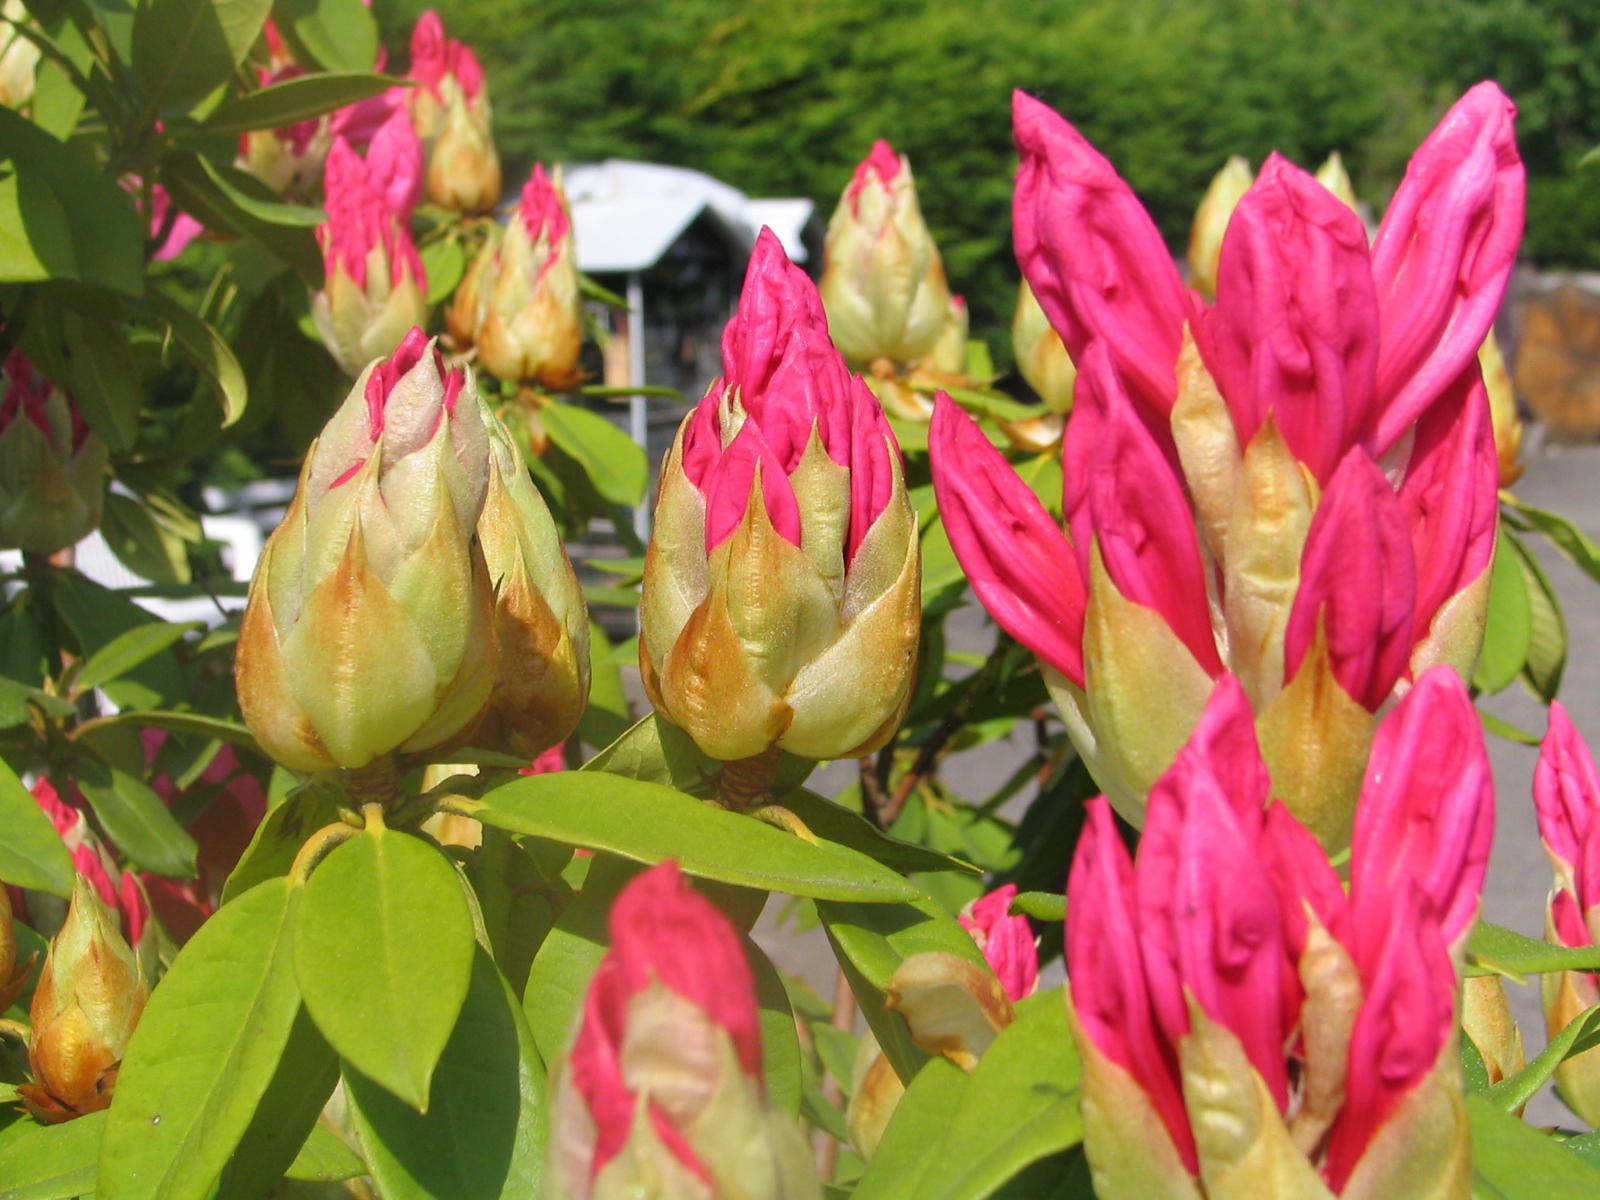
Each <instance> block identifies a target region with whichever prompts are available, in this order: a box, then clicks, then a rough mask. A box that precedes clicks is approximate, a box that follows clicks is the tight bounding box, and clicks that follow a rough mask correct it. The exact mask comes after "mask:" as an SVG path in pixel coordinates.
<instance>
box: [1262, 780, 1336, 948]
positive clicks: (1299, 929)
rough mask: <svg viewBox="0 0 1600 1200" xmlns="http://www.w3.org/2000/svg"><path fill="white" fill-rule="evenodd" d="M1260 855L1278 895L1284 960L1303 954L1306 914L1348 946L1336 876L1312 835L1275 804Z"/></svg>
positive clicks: (1266, 824) (1325, 852)
mask: <svg viewBox="0 0 1600 1200" xmlns="http://www.w3.org/2000/svg"><path fill="white" fill-rule="evenodd" d="M1261 853H1262V857H1263V859H1264V860H1265V861H1266V864H1267V873H1268V874H1269V875H1270V876H1271V878H1272V885H1273V887H1274V888H1275V889H1276V890H1277V893H1278V903H1279V906H1280V907H1281V909H1282V912H1283V920H1284V933H1285V935H1286V937H1287V939H1288V946H1289V953H1290V956H1291V957H1293V958H1295V959H1298V958H1299V957H1300V955H1301V953H1302V952H1303V951H1304V950H1305V945H1306V935H1307V933H1308V931H1309V923H1308V920H1307V911H1306V910H1307V909H1309V910H1310V912H1311V914H1312V915H1314V916H1315V917H1316V919H1317V921H1318V923H1319V924H1321V926H1322V927H1323V928H1324V929H1326V930H1327V931H1328V932H1329V933H1330V934H1332V935H1333V937H1334V939H1335V940H1336V941H1338V942H1339V943H1341V944H1342V945H1345V946H1348V945H1349V938H1350V902H1349V900H1348V899H1347V898H1346V896H1345V892H1344V885H1343V884H1342V883H1340V882H1339V873H1338V872H1337V871H1335V870H1334V869H1333V864H1332V863H1330V862H1329V861H1328V854H1327V851H1325V850H1324V849H1323V848H1322V843H1320V842H1318V841H1317V838H1316V835H1315V834H1313V833H1312V832H1311V831H1310V830H1309V829H1307V828H1306V827H1305V826H1304V825H1302V824H1300V822H1299V821H1297V820H1296V819H1295V817H1294V814H1293V813H1291V812H1290V811H1289V810H1288V809H1287V808H1286V807H1284V805H1282V804H1281V803H1279V804H1274V805H1273V806H1272V807H1271V808H1269V809H1268V810H1267V818H1266V822H1265V824H1264V826H1263V828H1262V831H1261Z"/></svg>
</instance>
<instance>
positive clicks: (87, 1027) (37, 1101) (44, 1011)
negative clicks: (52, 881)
mask: <svg viewBox="0 0 1600 1200" xmlns="http://www.w3.org/2000/svg"><path fill="white" fill-rule="evenodd" d="M148 995H149V987H148V985H147V984H146V982H145V980H144V977H143V976H142V975H141V974H140V971H139V967H138V964H137V963H136V962H135V961H134V957H133V952H132V951H131V950H130V949H129V948H128V943H127V942H126V941H125V940H124V939H123V937H122V935H121V934H120V933H118V932H117V928H116V922H115V920H114V919H113V918H112V916H111V914H110V913H109V912H108V911H107V910H106V908H105V906H104V905H103V904H101V903H100V901H99V900H98V899H97V898H96V896H95V894H94V889H93V888H92V887H90V885H89V884H88V882H87V881H85V880H83V879H81V878H80V879H79V880H78V881H77V883H76V884H75V886H74V889H73V893H72V904H71V906H70V907H69V908H68V910H67V919H66V922H65V923H64V924H63V925H62V926H61V930H60V932H59V933H57V934H56V936H55V938H54V939H53V940H52V941H51V943H50V953H49V956H48V957H47V958H46V959H45V964H44V970H43V971H42V972H41V973H40V975H39V983H38V986H37V987H36V988H35V989H34V993H33V1006H32V1008H31V1009H30V1011H29V1021H30V1022H31V1024H32V1027H33V1031H32V1034H31V1036H30V1038H29V1042H28V1061H29V1064H30V1066H31V1067H32V1070H33V1079H34V1082H33V1083H30V1084H24V1085H23V1086H22V1087H20V1088H19V1089H18V1092H19V1094H20V1095H21V1097H22V1102H23V1103H24V1104H26V1105H27V1106H28V1110H29V1111H30V1112H31V1113H33V1115H34V1116H36V1117H38V1118H39V1119H40V1120H41V1121H51V1122H59V1121H70V1120H72V1118H74V1117H80V1116H82V1115H83V1114H85V1113H91V1112H98V1111H99V1110H101V1109H103V1108H106V1107H108V1106H109V1105H110V1104H111V1097H112V1093H113V1091H114V1089H115V1087H116V1076H117V1066H118V1064H119V1063H121V1061H122V1053H123V1051H124V1050H125V1049H126V1048H127V1045H128V1039H129V1038H130V1037H131V1036H132V1035H133V1029H134V1026H135V1025H136V1024H138V1021H139V1015H140V1014H141V1013H142V1012H143V1011H144V1002H145V999H146V997H147V996H148Z"/></svg>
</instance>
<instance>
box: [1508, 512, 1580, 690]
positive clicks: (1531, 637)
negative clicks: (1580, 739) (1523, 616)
mask: <svg viewBox="0 0 1600 1200" xmlns="http://www.w3.org/2000/svg"><path fill="white" fill-rule="evenodd" d="M1500 538H1501V541H1502V543H1503V544H1506V543H1508V544H1509V545H1510V546H1511V549H1512V551H1513V552H1514V553H1515V554H1516V556H1517V564H1518V565H1519V566H1520V567H1521V568H1522V582H1523V584H1524V586H1525V587H1526V589H1527V593H1528V618H1529V620H1528V660H1527V662H1526V663H1525V664H1523V671H1522V674H1523V678H1524V679H1526V680H1527V681H1528V686H1530V687H1531V688H1533V690H1534V691H1535V692H1536V693H1537V694H1538V696H1539V698H1540V699H1541V700H1543V701H1544V702H1545V703H1547V704H1548V703H1549V702H1550V701H1551V700H1554V699H1555V698H1556V693H1557V692H1559V691H1560V690H1561V676H1562V674H1563V672H1564V671H1565V670H1566V666H1567V621H1566V618H1565V617H1564V616H1562V613H1561V601H1560V600H1559V599H1558V598H1557V597H1556V591H1555V588H1553V587H1552V586H1551V585H1550V580H1549V577H1548V576H1546V575H1545V573H1544V568H1543V567H1541V566H1540V565H1539V562H1538V560H1537V559H1536V558H1534V556H1533V555H1532V554H1531V553H1530V552H1529V550H1528V548H1527V547H1526V546H1524V545H1523V544H1522V542H1521V540H1520V539H1518V538H1517V537H1516V536H1515V535H1514V534H1512V533H1511V531H1510V530H1509V529H1507V528H1505V527H1504V526H1501V529H1500Z"/></svg>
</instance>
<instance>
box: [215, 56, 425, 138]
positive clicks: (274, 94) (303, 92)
mask: <svg viewBox="0 0 1600 1200" xmlns="http://www.w3.org/2000/svg"><path fill="white" fill-rule="evenodd" d="M400 82H401V81H400V80H398V79H392V78H390V77H389V76H387V75H374V74H372V72H371V71H367V70H362V71H340V72H336V73H324V74H315V75H300V76H296V77H295V78H293V79H286V80H284V81H283V82H282V83H275V84H272V85H271V86H270V87H264V88H258V89H257V90H256V91H253V92H248V93H246V94H245V95H243V96H238V97H235V98H234V99H232V100H229V101H227V102H226V103H224V104H221V105H219V106H218V107H217V110H216V111H215V112H214V113H212V114H211V115H210V116H209V117H207V118H206V119H205V123H204V124H203V125H201V126H200V129H199V132H200V133H202V134H206V135H212V134H222V135H232V134H238V133H248V132H250V131H251V130H254V129H281V128H283V127H284V126H285V125H293V124H295V123H296V122H298V121H304V120H308V119H309V118H311V117H320V116H321V115H322V114H323V113H330V112H332V111H333V110H334V109H336V108H343V107H344V106H345V105H347V104H354V103H355V102H356V101H358V100H365V99H366V98H367V97H368V96H376V95H377V94H378V93H379V92H382V91H386V90H387V89H389V88H391V87H393V86H395V85H396V84H397V83H400Z"/></svg>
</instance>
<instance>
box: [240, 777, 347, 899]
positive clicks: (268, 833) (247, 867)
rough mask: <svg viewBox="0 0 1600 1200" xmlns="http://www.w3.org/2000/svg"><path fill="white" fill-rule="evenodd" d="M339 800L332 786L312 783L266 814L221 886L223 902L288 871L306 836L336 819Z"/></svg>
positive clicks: (338, 794)
mask: <svg viewBox="0 0 1600 1200" xmlns="http://www.w3.org/2000/svg"><path fill="white" fill-rule="evenodd" d="M340 799H341V794H340V792H339V791H338V790H337V789H336V788H335V787H333V786H332V785H330V784H325V783H322V782H313V783H310V784H306V785H305V786H303V787H301V788H299V789H297V790H296V791H295V792H294V793H292V794H291V795H290V796H289V798H288V799H287V800H285V801H284V802H283V803H282V804H280V805H278V806H277V807H276V808H274V809H272V810H271V811H270V812H269V813H267V815H266V817H265V819H264V820H263V821H262V822H261V824H260V825H258V826H256V832H255V835H254V836H253V837H252V838H251V839H250V845H249V846H247V847H245V852H244V854H243V855H241V856H240V858H239V862H238V865H237V866H235V867H234V868H233V874H231V875H229V876H228V881H227V883H225V884H223V886H222V902H223V904H225V905H226V904H228V903H231V902H232V900H233V899H234V897H236V896H241V895H243V894H244V893H245V892H247V891H249V890H250V889H251V888H253V887H255V886H256V884H258V883H260V882H262V881H263V880H266V879H272V878H273V877H275V876H278V875H286V874H288V871H289V867H290V866H291V865H292V864H293V863H294V859H295V855H297V854H299V853H300V847H301V846H303V845H304V844H305V842H306V839H307V838H309V837H310V836H311V835H312V834H313V833H315V832H317V830H319V829H321V828H322V827H323V826H324V825H331V824H333V823H334V822H335V821H337V820H338V819H339V802H340Z"/></svg>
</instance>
